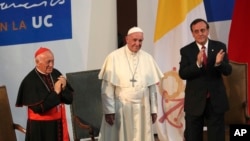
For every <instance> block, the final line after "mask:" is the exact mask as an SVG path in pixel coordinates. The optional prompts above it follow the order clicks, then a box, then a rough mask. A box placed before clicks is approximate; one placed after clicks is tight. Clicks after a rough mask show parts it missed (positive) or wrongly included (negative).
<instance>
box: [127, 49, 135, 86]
mask: <svg viewBox="0 0 250 141" xmlns="http://www.w3.org/2000/svg"><path fill="white" fill-rule="evenodd" d="M124 50H125V55H126V59H127V62H128V66H129V70H130V72H131V75H132V79H130V80H129V81H130V82H131V83H132V86H133V87H134V83H135V82H137V80H136V79H135V72H136V70H137V67H138V64H139V57H138V56H137V57H138V61H137V64H136V66H135V69H134V72H133V71H132V68H131V66H130V63H129V60H128V55H127V52H126V48H124Z"/></svg>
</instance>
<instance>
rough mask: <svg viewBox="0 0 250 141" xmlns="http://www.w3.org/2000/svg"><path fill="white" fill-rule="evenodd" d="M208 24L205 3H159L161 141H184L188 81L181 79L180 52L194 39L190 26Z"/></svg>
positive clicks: (173, 0)
mask: <svg viewBox="0 0 250 141" xmlns="http://www.w3.org/2000/svg"><path fill="white" fill-rule="evenodd" d="M196 18H203V19H205V20H206V13H205V8H204V4H203V0H158V9H157V16H156V27H155V35H154V57H155V59H156V61H157V63H158V64H159V66H160V68H161V70H162V72H164V78H163V79H162V81H161V82H160V84H159V91H160V94H159V95H158V120H157V122H156V129H157V134H158V136H159V139H160V140H161V141H183V140H184V138H183V135H184V128H185V120H184V114H185V113H184V110H183V104H184V96H185V94H184V89H185V81H183V80H181V79H180V77H179V75H178V69H179V61H180V52H179V51H180V48H181V47H183V46H185V45H186V44H188V43H190V42H192V41H193V40H194V39H193V37H192V34H191V31H190V23H191V22H192V21H193V20H194V19H196Z"/></svg>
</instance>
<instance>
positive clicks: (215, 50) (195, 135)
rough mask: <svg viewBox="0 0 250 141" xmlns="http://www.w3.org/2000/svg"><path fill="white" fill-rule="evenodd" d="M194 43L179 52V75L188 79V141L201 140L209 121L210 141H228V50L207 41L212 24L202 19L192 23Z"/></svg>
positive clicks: (211, 41)
mask: <svg viewBox="0 0 250 141" xmlns="http://www.w3.org/2000/svg"><path fill="white" fill-rule="evenodd" d="M190 29H191V32H192V35H193V37H194V39H195V41H194V42H192V43H190V44H188V45H186V46H184V47H183V48H181V49H180V54H181V60H180V69H179V75H180V77H181V78H182V79H184V80H186V88H185V103H184V111H185V121H186V127H185V132H184V137H185V141H202V140H203V137H202V135H203V126H204V121H205V120H206V123H207V129H208V141H225V125H224V113H225V112H226V111H227V110H228V109H229V104H228V100H227V95H226V90H225V86H224V84H223V79H222V75H230V74H231V72H232V67H231V65H230V64H229V63H228V62H229V61H228V56H227V48H226V45H225V44H224V43H222V42H219V41H215V40H211V39H209V38H208V35H209V25H208V23H207V22H206V21H205V20H203V19H195V20H194V21H193V22H192V23H191V24H190Z"/></svg>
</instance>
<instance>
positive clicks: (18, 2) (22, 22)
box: [0, 0, 72, 46]
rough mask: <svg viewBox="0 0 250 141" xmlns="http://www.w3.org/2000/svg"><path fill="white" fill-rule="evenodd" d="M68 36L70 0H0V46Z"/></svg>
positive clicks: (70, 31)
mask: <svg viewBox="0 0 250 141" xmlns="http://www.w3.org/2000/svg"><path fill="white" fill-rule="evenodd" d="M71 38H72V19H71V1H70V0H0V46H6V45H14V44H23V43H34V42H43V41H53V40H63V39H71Z"/></svg>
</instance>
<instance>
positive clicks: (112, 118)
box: [105, 114, 115, 125]
mask: <svg viewBox="0 0 250 141" xmlns="http://www.w3.org/2000/svg"><path fill="white" fill-rule="evenodd" d="M105 120H106V122H107V123H108V124H109V125H113V124H114V122H115V114H105Z"/></svg>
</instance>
